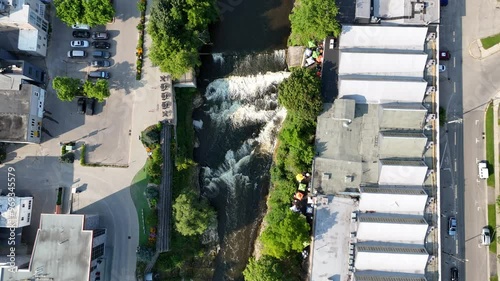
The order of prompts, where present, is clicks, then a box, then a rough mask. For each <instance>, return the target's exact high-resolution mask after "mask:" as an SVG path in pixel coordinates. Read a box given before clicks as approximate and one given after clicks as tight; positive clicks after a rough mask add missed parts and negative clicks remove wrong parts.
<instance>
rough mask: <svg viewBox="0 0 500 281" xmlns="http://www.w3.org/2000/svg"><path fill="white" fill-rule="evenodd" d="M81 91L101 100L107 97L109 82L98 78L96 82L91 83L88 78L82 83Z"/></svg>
mask: <svg viewBox="0 0 500 281" xmlns="http://www.w3.org/2000/svg"><path fill="white" fill-rule="evenodd" d="M83 92H84V93H85V95H86V96H87V97H89V98H96V99H97V100H98V101H100V102H102V101H104V100H105V99H106V98H107V97H109V95H110V93H109V84H108V81H107V80H104V79H98V80H97V82H95V83H92V82H90V81H89V80H87V81H85V83H84V84H83Z"/></svg>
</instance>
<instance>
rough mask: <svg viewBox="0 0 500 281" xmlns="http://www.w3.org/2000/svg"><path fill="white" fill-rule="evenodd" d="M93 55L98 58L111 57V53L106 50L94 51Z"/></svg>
mask: <svg viewBox="0 0 500 281" xmlns="http://www.w3.org/2000/svg"><path fill="white" fill-rule="evenodd" d="M92 56H93V57H94V58H96V59H98V58H103V59H109V58H110V57H111V53H110V52H106V51H94V52H92Z"/></svg>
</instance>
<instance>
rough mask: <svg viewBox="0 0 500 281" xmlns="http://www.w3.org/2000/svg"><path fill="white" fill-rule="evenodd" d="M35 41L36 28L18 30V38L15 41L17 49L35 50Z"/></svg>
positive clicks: (36, 40) (36, 38) (36, 35)
mask: <svg viewBox="0 0 500 281" xmlns="http://www.w3.org/2000/svg"><path fill="white" fill-rule="evenodd" d="M37 43H38V30H37V29H21V30H19V40H18V41H17V47H18V48H19V50H23V51H33V52H36V47H37V46H36V45H37Z"/></svg>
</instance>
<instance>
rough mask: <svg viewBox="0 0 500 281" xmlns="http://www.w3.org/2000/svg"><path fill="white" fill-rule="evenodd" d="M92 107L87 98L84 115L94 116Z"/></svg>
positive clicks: (90, 101) (89, 99) (92, 99)
mask: <svg viewBox="0 0 500 281" xmlns="http://www.w3.org/2000/svg"><path fill="white" fill-rule="evenodd" d="M94 105H95V99H94V98H88V99H87V101H86V107H85V114H87V115H94ZM96 276H99V275H97V274H96Z"/></svg>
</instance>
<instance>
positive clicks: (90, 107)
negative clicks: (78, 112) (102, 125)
mask: <svg viewBox="0 0 500 281" xmlns="http://www.w3.org/2000/svg"><path fill="white" fill-rule="evenodd" d="M86 105H87V106H86V107H85V113H86V114H87V115H93V114H94V105H95V99H94V98H90V99H87V102H86Z"/></svg>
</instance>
